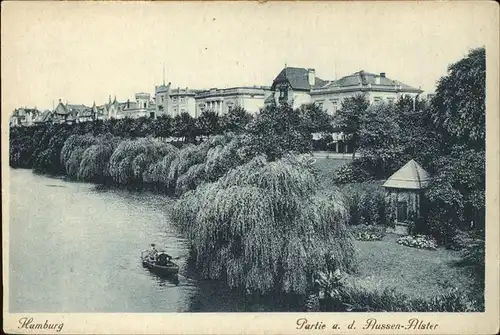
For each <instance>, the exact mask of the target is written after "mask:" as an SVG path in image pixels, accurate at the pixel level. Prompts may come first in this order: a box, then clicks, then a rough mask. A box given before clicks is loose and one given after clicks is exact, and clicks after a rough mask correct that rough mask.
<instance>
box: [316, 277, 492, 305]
mask: <svg viewBox="0 0 500 335" xmlns="http://www.w3.org/2000/svg"><path fill="white" fill-rule="evenodd" d="M321 278H322V280H317V281H316V283H317V285H318V286H317V287H316V291H317V293H316V294H317V296H318V298H319V305H320V310H321V311H322V312H332V311H335V312H479V311H484V304H483V303H482V302H481V301H478V300H477V299H474V298H473V297H472V296H471V295H469V294H466V293H464V292H459V291H458V290H457V289H456V288H451V289H450V290H449V291H448V292H446V293H443V294H440V295H438V296H435V297H432V298H420V297H410V296H408V295H406V294H403V293H401V292H398V291H396V290H395V289H394V288H384V289H379V288H363V287H362V286H360V285H358V284H356V283H355V282H354V281H352V280H349V279H348V278H346V277H345V276H341V274H339V273H337V274H336V275H330V276H325V275H323V276H321Z"/></svg>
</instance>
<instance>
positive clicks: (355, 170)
mask: <svg viewBox="0 0 500 335" xmlns="http://www.w3.org/2000/svg"><path fill="white" fill-rule="evenodd" d="M332 177H333V181H334V182H335V183H336V184H347V183H360V182H364V181H367V180H370V179H371V176H370V173H369V172H368V171H367V170H365V169H364V168H363V167H362V165H361V164H358V163H356V161H354V162H352V163H350V164H346V165H343V166H341V167H339V168H338V169H336V170H335V172H334V174H333V176H332Z"/></svg>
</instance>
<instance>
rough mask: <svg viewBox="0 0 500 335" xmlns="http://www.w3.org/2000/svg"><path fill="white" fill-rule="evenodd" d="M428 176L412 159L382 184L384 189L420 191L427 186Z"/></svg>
mask: <svg viewBox="0 0 500 335" xmlns="http://www.w3.org/2000/svg"><path fill="white" fill-rule="evenodd" d="M429 181H430V176H429V173H427V171H425V170H424V169H423V168H422V167H421V166H420V164H418V163H417V162H415V161H414V160H413V159H412V160H411V161H409V162H408V163H406V164H405V165H404V166H403V167H402V168H401V169H399V170H398V171H396V172H395V173H394V174H393V175H392V176H390V177H389V179H387V181H386V182H385V183H384V185H383V186H384V187H388V188H402V189H411V190H420V189H423V188H425V187H427V185H428V184H429Z"/></svg>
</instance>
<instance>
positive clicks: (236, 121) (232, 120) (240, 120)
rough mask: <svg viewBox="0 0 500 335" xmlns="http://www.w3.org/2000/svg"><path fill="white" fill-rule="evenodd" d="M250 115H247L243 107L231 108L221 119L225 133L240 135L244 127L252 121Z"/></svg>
mask: <svg viewBox="0 0 500 335" xmlns="http://www.w3.org/2000/svg"><path fill="white" fill-rule="evenodd" d="M252 118H253V116H252V114H250V113H248V112H247V111H246V110H245V109H244V108H243V107H240V106H237V107H234V108H231V109H230V110H229V112H228V113H227V114H226V115H224V116H223V117H222V118H221V119H222V120H221V123H222V124H223V128H224V130H226V131H230V132H233V133H235V134H240V133H243V132H244V131H245V127H246V126H247V125H248V123H250V121H252Z"/></svg>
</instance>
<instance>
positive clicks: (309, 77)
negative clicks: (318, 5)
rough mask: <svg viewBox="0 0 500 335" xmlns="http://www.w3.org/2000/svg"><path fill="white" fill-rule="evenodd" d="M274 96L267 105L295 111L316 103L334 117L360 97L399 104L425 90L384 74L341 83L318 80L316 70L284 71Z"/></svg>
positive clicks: (361, 74) (344, 79)
mask: <svg viewBox="0 0 500 335" xmlns="http://www.w3.org/2000/svg"><path fill="white" fill-rule="evenodd" d="M271 91H272V92H273V96H272V97H269V98H268V99H266V104H271V103H275V104H279V103H283V102H286V103H288V104H289V105H291V106H292V107H293V108H298V107H300V106H301V105H303V104H308V103H315V104H317V105H318V106H319V107H321V108H322V109H324V110H326V111H327V112H328V113H329V114H330V115H334V114H335V113H336V111H337V110H339V109H340V108H341V106H342V101H343V100H344V99H346V98H350V97H353V96H356V95H360V94H362V95H364V96H365V97H366V98H367V100H368V101H369V102H370V103H379V102H388V103H391V102H395V101H396V100H397V99H399V98H400V97H401V96H403V95H409V96H411V97H413V98H414V97H416V96H417V95H419V94H421V93H422V92H423V91H422V90H421V89H417V88H414V87H411V86H409V85H406V84H404V83H402V82H400V81H398V80H394V79H390V78H388V77H387V76H386V74H385V73H384V72H381V73H379V74H374V73H369V72H365V71H363V70H361V71H358V72H355V73H353V74H350V75H348V76H345V77H342V78H340V79H338V80H329V81H326V80H323V79H321V78H318V77H316V72H315V70H314V69H305V68H294V67H286V68H284V69H283V70H282V71H281V72H280V73H279V74H278V76H276V78H275V79H274V81H273V85H272V86H271Z"/></svg>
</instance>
